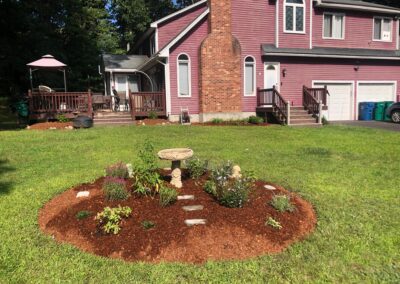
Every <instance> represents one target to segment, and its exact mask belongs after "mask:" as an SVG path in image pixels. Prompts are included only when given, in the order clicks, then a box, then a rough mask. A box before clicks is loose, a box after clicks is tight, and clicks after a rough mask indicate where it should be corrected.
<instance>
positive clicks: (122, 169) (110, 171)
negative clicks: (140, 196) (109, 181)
mask: <svg viewBox="0 0 400 284" xmlns="http://www.w3.org/2000/svg"><path fill="white" fill-rule="evenodd" d="M105 171H106V176H107V177H115V178H128V177H129V170H128V167H127V165H126V164H124V163H122V162H118V163H116V164H114V165H111V166H108V167H107V168H106V170H105Z"/></svg>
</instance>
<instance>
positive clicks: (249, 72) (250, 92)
mask: <svg viewBox="0 0 400 284" xmlns="http://www.w3.org/2000/svg"><path fill="white" fill-rule="evenodd" d="M244 89H245V92H244V95H245V96H254V95H255V94H256V92H255V91H256V62H255V60H254V58H253V57H252V56H248V57H246V59H245V60H244Z"/></svg>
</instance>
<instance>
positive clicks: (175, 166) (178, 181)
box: [158, 148, 193, 188]
mask: <svg viewBox="0 0 400 284" xmlns="http://www.w3.org/2000/svg"><path fill="white" fill-rule="evenodd" d="M192 156H193V150H192V149H189V148H176V149H165V150H161V151H160V152H158V157H159V158H160V159H161V160H168V161H172V166H171V169H172V173H171V176H172V179H171V184H172V185H173V186H175V187H177V188H181V187H182V171H181V169H180V167H181V161H184V160H187V159H189V158H191V157H192Z"/></svg>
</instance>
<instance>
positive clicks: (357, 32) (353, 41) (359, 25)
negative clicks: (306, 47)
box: [313, 9, 398, 50]
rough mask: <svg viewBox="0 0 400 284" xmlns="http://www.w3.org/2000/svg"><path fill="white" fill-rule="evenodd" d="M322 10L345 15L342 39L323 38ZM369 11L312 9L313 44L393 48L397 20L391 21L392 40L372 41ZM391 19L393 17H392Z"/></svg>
mask: <svg viewBox="0 0 400 284" xmlns="http://www.w3.org/2000/svg"><path fill="white" fill-rule="evenodd" d="M324 12H337V13H340V14H344V15H345V31H344V35H345V38H344V40H338V39H323V37H322V36H323V19H324V17H323V14H324ZM374 16H379V15H374V14H371V13H361V12H355V11H335V10H321V9H314V17H313V45H314V46H318V47H340V48H366V49H386V50H395V49H396V41H397V40H398V30H397V21H395V20H393V21H392V42H381V41H373V21H374V20H373V18H374ZM392 19H393V17H392Z"/></svg>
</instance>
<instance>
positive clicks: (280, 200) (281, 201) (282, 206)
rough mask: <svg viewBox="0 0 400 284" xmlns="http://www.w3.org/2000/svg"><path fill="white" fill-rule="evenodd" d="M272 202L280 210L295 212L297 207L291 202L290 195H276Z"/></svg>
mask: <svg viewBox="0 0 400 284" xmlns="http://www.w3.org/2000/svg"><path fill="white" fill-rule="evenodd" d="M270 204H271V205H272V207H274V208H275V209H276V210H278V211H279V212H286V211H288V212H293V211H294V210H295V209H296V207H295V206H294V205H293V204H292V203H291V202H290V196H287V195H275V196H274V197H273V198H272V200H271V202H270Z"/></svg>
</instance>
